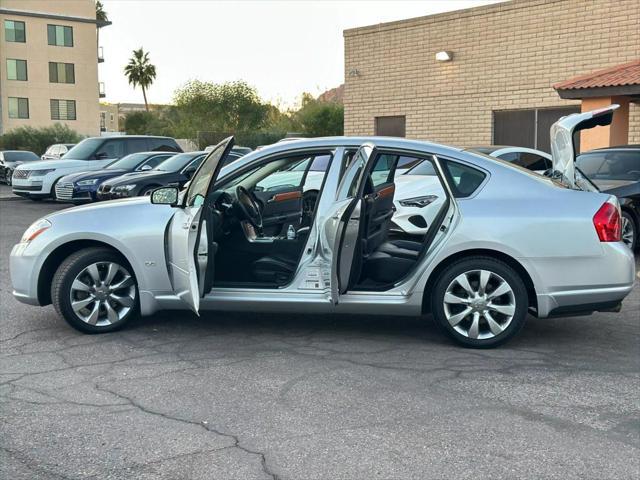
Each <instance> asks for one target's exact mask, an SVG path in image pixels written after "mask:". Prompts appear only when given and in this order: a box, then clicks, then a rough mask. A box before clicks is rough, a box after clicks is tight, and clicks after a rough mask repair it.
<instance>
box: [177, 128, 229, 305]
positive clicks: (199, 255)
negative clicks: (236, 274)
mask: <svg viewBox="0 0 640 480" xmlns="http://www.w3.org/2000/svg"><path fill="white" fill-rule="evenodd" d="M232 148H233V137H229V138H227V139H225V140H223V141H222V142H220V143H219V144H218V145H216V146H215V148H214V149H213V150H211V152H210V153H209V155H208V156H207V157H206V158H205V159H204V160H203V162H202V163H201V164H200V168H198V170H197V171H196V173H195V174H194V175H193V177H192V179H191V183H190V184H189V188H188V189H187V191H186V192H184V193H183V197H182V199H181V205H180V206H179V207H177V208H176V212H175V214H174V215H173V218H172V220H171V224H170V226H169V230H168V232H167V253H168V264H169V272H170V275H171V282H172V285H173V291H174V292H175V294H176V295H177V296H178V297H179V298H181V299H182V300H183V301H184V302H185V303H186V304H187V305H189V307H190V308H191V309H192V310H193V311H194V312H196V313H198V309H199V307H200V298H201V297H203V296H204V295H205V294H207V293H208V292H209V291H211V287H212V285H213V271H214V266H215V253H216V249H217V245H216V244H215V243H214V240H213V237H212V232H213V231H214V225H213V223H214V222H216V221H217V217H216V216H215V215H212V206H211V201H212V199H211V198H210V197H211V195H210V193H211V188H212V186H213V184H214V182H215V180H216V178H217V176H218V174H219V172H220V169H221V168H222V166H223V165H224V160H225V157H226V156H227V155H228V154H229V152H230V151H231V149H232Z"/></svg>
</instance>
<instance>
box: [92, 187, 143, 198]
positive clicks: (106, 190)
mask: <svg viewBox="0 0 640 480" xmlns="http://www.w3.org/2000/svg"><path fill="white" fill-rule="evenodd" d="M116 188H117V187H116ZM137 191H138V189H137V188H134V189H133V190H129V191H120V190H114V189H113V188H112V187H111V186H110V185H100V186H99V187H98V191H97V193H96V199H97V200H99V201H102V200H118V199H120V198H131V197H135V196H137V195H136V192H137Z"/></svg>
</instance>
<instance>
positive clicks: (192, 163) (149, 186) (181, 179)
mask: <svg viewBox="0 0 640 480" xmlns="http://www.w3.org/2000/svg"><path fill="white" fill-rule="evenodd" d="M206 155H207V154H206V153H205V152H189V153H179V154H177V155H174V156H173V157H171V158H169V159H167V160H165V161H164V162H162V163H161V164H160V165H158V166H157V167H155V168H154V169H152V170H147V171H146V172H131V173H126V174H124V175H120V176H118V177H116V178H112V179H110V180H107V181H106V182H103V183H102V184H100V186H99V187H98V194H97V197H98V200H111V199H114V198H125V197H137V196H140V195H150V194H151V192H152V191H153V190H155V189H156V188H158V187H162V186H165V185H178V186H180V187H182V186H183V185H184V184H185V183H187V182H188V181H189V180H190V179H191V177H192V176H193V174H194V173H195V171H196V170H197V168H198V167H199V166H200V163H201V162H202V159H203V158H204V157H205V156H206Z"/></svg>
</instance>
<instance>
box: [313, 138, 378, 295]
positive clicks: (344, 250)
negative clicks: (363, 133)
mask: <svg viewBox="0 0 640 480" xmlns="http://www.w3.org/2000/svg"><path fill="white" fill-rule="evenodd" d="M375 154H376V153H375V146H374V145H373V144H370V143H365V144H364V145H362V146H361V147H360V149H359V150H358V151H357V152H356V154H355V155H354V157H353V160H352V161H351V163H350V164H349V166H348V167H347V168H346V170H345V172H344V175H343V177H342V180H341V182H340V184H339V185H338V192H337V199H336V202H335V203H334V204H333V207H332V212H331V213H330V216H329V219H328V221H327V222H326V224H325V225H324V234H325V236H326V240H327V242H328V244H329V245H331V252H328V253H330V255H331V301H332V302H333V303H334V304H337V303H338V300H339V297H340V294H341V293H344V292H345V291H346V289H347V288H348V286H349V278H350V276H351V270H352V264H353V259H354V256H355V255H356V253H357V251H358V248H357V247H358V245H357V243H358V242H357V240H358V235H359V233H358V232H359V230H360V213H361V208H362V193H363V192H362V191H363V188H362V187H363V185H362V182H363V179H364V178H365V173H366V172H367V168H368V166H369V161H370V159H371V158H375Z"/></svg>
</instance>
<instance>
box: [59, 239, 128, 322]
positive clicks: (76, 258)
mask: <svg viewBox="0 0 640 480" xmlns="http://www.w3.org/2000/svg"><path fill="white" fill-rule="evenodd" d="M96 262H113V263H117V264H118V265H121V266H122V267H124V268H125V269H126V270H127V271H128V272H129V273H130V275H131V277H132V278H133V282H134V285H135V299H134V305H133V306H132V307H131V309H130V310H129V312H128V313H127V314H126V315H125V316H124V317H123V318H121V319H120V320H119V321H117V322H113V323H111V324H110V325H104V326H99V325H90V324H89V323H86V322H85V321H83V320H82V319H81V318H79V317H78V316H77V315H76V313H75V312H74V310H73V308H72V306H71V285H72V283H73V281H74V280H75V278H76V276H78V274H80V272H82V270H84V269H85V268H86V267H88V266H89V265H92V264H94V263H96ZM139 297H140V295H139V292H138V286H137V280H136V278H135V276H134V274H133V271H132V269H131V267H130V266H129V265H128V263H127V262H126V261H125V260H124V259H123V258H122V256H121V255H119V254H118V253H116V252H114V251H113V250H111V249H108V248H101V247H91V248H85V249H82V250H80V251H78V252H76V253H74V254H72V255H70V256H69V257H67V258H66V259H65V260H64V261H63V262H62V264H61V265H60V266H59V267H58V270H57V271H56V273H55V275H54V276H53V281H52V284H51V301H52V303H53V307H54V308H55V310H56V312H58V314H59V315H60V316H62V317H63V318H64V319H65V320H66V321H67V323H68V324H69V325H71V326H72V327H73V328H75V329H76V330H79V331H81V332H84V333H92V334H93V333H106V332H113V331H115V330H119V329H120V328H122V327H124V326H125V325H126V324H127V323H128V322H129V321H130V320H132V319H133V318H136V317H137V316H138V315H139V311H140V304H139Z"/></svg>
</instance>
